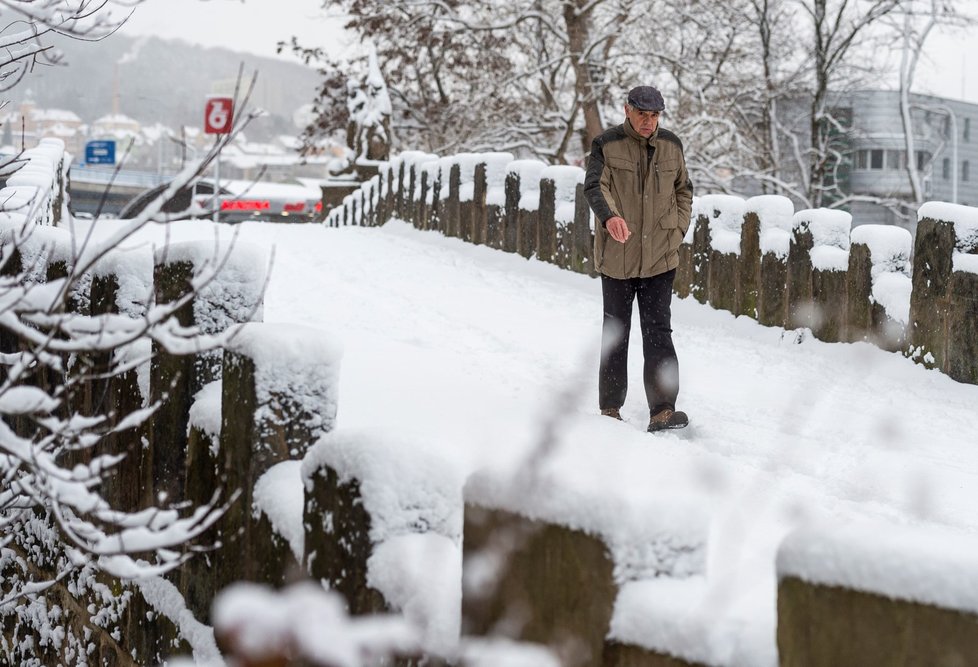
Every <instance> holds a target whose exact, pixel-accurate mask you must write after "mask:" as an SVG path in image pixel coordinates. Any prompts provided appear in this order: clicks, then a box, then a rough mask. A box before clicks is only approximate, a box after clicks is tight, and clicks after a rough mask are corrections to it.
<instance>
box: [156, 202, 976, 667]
mask: <svg viewBox="0 0 978 667" xmlns="http://www.w3.org/2000/svg"><path fill="white" fill-rule="evenodd" d="M232 231H238V232H240V235H241V239H242V240H244V241H248V242H251V243H254V244H258V245H262V246H266V247H274V248H275V262H274V266H273V268H272V272H271V282H270V284H269V287H268V292H267V295H266V301H265V320H266V321H268V322H282V323H300V324H305V325H311V326H314V327H317V328H321V329H324V330H326V331H328V332H330V334H331V335H332V336H334V337H335V338H337V339H338V340H339V341H341V342H342V344H343V347H344V355H343V364H342V373H341V380H340V401H339V414H338V418H337V432H340V433H346V434H360V435H352V436H348V437H351V438H354V439H355V438H357V437H362V438H363V439H365V440H384V439H387V440H389V441H390V442H394V443H410V445H406V446H413V447H415V448H416V451H417V460H418V461H419V463H418V465H419V466H420V465H425V464H424V463H421V461H427V460H431V459H438V460H441V461H442V462H443V463H444V464H445V465H447V466H449V467H450V468H451V469H453V470H455V471H457V472H458V474H459V476H460V477H462V476H464V475H466V474H468V473H470V472H473V471H476V470H480V469H484V468H487V467H488V468H500V467H505V466H506V465H509V464H512V463H513V462H518V461H520V460H521V457H522V456H524V455H525V454H526V452H527V451H528V449H532V448H533V447H534V446H535V445H536V444H538V443H539V442H540V441H541V439H543V438H545V437H546V436H545V434H546V433H547V432H548V430H549V429H552V430H553V432H554V433H555V434H556V439H555V442H556V447H555V449H554V450H553V451H552V453H551V454H550V457H549V459H548V460H547V462H546V466H545V468H546V471H547V476H548V477H549V478H552V479H554V480H559V483H560V485H561V486H562V487H564V488H565V489H569V490H571V493H570V496H575V497H577V498H589V499H591V500H592V501H593V502H594V503H596V504H598V505H600V504H602V503H607V504H611V505H615V504H618V503H621V504H622V505H623V506H627V507H633V508H649V507H655V506H656V505H657V504H658V505H659V506H660V507H661V506H663V502H665V503H666V504H665V506H666V507H668V512H669V513H670V514H671V515H672V516H669V517H668V518H669V520H670V521H672V522H674V523H675V525H682V524H684V523H685V524H687V526H694V527H697V528H696V529H697V530H698V529H699V527H700V526H701V527H702V530H703V535H704V538H705V544H706V550H705V562H704V567H703V568H702V569H703V571H702V573H700V574H696V575H694V576H690V577H686V578H683V579H676V578H669V577H666V578H661V577H660V578H656V579H641V578H639V579H637V580H633V581H630V582H629V583H627V584H626V585H625V586H624V588H623V589H622V591H621V594H620V595H619V598H618V605H617V608H616V611H615V617H614V620H613V625H612V633H613V634H615V633H617V636H618V637H619V638H620V639H622V640H626V641H629V642H634V643H637V644H639V645H645V646H648V647H650V648H654V649H657V650H659V651H662V652H665V653H671V654H673V655H678V656H682V657H684V658H685V659H687V660H691V661H699V662H703V663H706V664H711V665H712V664H715V665H732V664H743V665H773V664H776V663H777V660H778V658H777V649H776V644H775V625H776V599H777V578H776V568H775V560H776V553H777V550H778V547H779V545H780V544H781V542H782V540H783V539H784V538H785V536H786V535H788V534H789V533H790V532H791V531H792V530H794V529H795V528H797V527H799V526H802V525H810V524H812V523H813V522H814V523H822V522H827V523H828V524H830V525H833V526H843V525H847V524H850V523H851V522H853V521H863V520H868V521H871V522H883V523H884V524H890V525H897V526H904V527H906V529H907V531H908V535H909V537H907V538H906V540H907V541H909V543H910V545H911V546H913V547H914V548H913V549H911V550H908V551H906V552H905V553H904V555H900V553H899V552H898V554H897V555H896V556H892V558H895V559H896V568H890V571H893V570H894V569H895V570H896V571H898V572H899V571H900V570H901V568H902V567H903V566H905V569H904V570H903V572H905V575H906V577H905V578H906V579H915V580H917V581H918V582H919V580H920V578H921V577H922V576H924V575H921V574H920V573H921V572H922V571H924V572H926V568H925V569H924V570H921V569H920V563H921V561H922V560H926V559H928V558H938V557H939V556H941V555H942V553H943V555H944V556H948V557H952V558H955V557H958V556H961V554H960V552H959V551H958V550H959V549H960V548H961V547H960V545H957V546H955V540H958V539H961V540H968V539H970V537H971V536H973V535H975V533H976V529H978V517H976V515H975V514H974V504H975V497H976V496H975V491H974V489H975V488H976V481H978V449H976V447H975V445H976V444H978V436H976V419H975V412H974V406H975V405H978V387H975V386H971V385H965V384H959V383H957V382H954V381H953V380H951V379H950V378H948V377H947V376H945V375H943V374H941V373H939V372H937V371H933V370H927V369H925V368H923V367H921V366H919V365H916V364H914V363H913V362H912V361H911V360H909V359H906V358H904V357H903V356H901V355H899V354H894V353H888V352H884V351H882V350H880V349H878V348H876V347H874V346H872V345H870V344H868V343H856V344H830V343H823V342H820V341H818V340H815V339H814V338H813V337H811V336H810V335H807V334H806V333H805V332H803V331H799V330H796V331H785V330H784V329H781V328H773V327H764V326H761V325H759V324H758V323H757V322H755V321H753V320H750V319H748V318H745V317H739V318H734V317H733V316H732V315H731V314H729V313H726V312H722V311H717V310H714V309H713V308H711V307H709V306H706V305H702V304H700V303H698V302H696V301H694V300H693V299H692V298H685V299H681V300H678V301H677V302H676V303H675V306H674V328H675V339H676V344H677V347H678V351H679V358H680V362H681V379H682V391H681V395H680V406H681V407H682V408H683V409H685V410H687V411H688V412H689V413H690V416H691V421H692V424H691V426H690V427H689V429H687V430H686V431H681V432H676V433H663V434H657V435H650V434H648V433H646V432H645V431H644V426H645V424H646V421H647V414H646V407H645V399H644V396H643V395H642V391H641V385H640V380H639V378H640V377H641V373H640V364H641V350H640V349H639V348H637V347H636V348H635V349H633V350H631V354H630V363H631V364H632V367H631V369H630V370H631V374H630V375H631V377H632V378H633V381H632V385H631V387H630V391H629V397H628V401H627V402H626V404H625V406H624V409H623V411H622V412H623V416H624V417H625V419H626V421H625V423H619V422H614V421H612V420H610V419H607V418H602V417H600V416H598V415H597V409H596V405H597V399H596V375H597V359H598V342H599V334H600V326H601V300H600V289H599V286H598V284H597V283H596V282H595V281H594V280H593V279H592V278H589V277H587V276H585V275H581V274H575V273H571V272H568V271H563V270H560V269H558V268H556V267H555V266H553V265H550V264H546V263H543V262H539V261H537V260H534V259H531V260H527V259H524V258H522V257H520V256H518V255H514V254H509V253H504V252H501V251H498V250H493V249H490V248H487V247H485V246H473V245H471V244H467V243H464V242H462V241H460V240H458V239H450V238H446V237H444V236H442V235H441V234H438V233H433V232H421V231H418V230H416V229H414V228H413V227H411V226H409V225H408V224H406V223H404V222H401V221H397V220H393V221H391V222H389V223H387V224H386V225H384V226H381V227H374V228H360V227H345V228H339V229H330V228H326V227H323V226H303V225H265V224H245V225H242V226H240V227H239V228H237V229H235V230H232V229H228V228H220V229H216V228H215V227H213V226H212V225H210V224H209V223H200V222H195V223H178V224H176V225H175V226H174V227H173V229H172V230H171V233H172V234H173V235H174V238H177V239H181V240H182V239H186V238H190V237H194V238H210V237H212V235H213V234H215V233H216V232H220V233H222V234H231V233H232ZM635 338H637V337H635ZM633 341H634V338H633ZM633 344H636V345H637V342H636V343H633ZM396 460H397V462H398V465H404V461H410V460H411V457H407V458H405V457H397V458H396ZM575 494H576V495H575ZM573 502H574V501H573V499H572V500H570V501H569V503H570V506H568V507H567V508H563V509H564V510H565V511H566V512H567V513H569V514H570V515H575V513H577V515H578V516H581V517H583V518H582V522H585V521H586V519H587V516H586V515H587V514H588V512H589V508H588V507H586V506H585V507H574V506H573ZM585 505H586V503H585ZM684 508H685V509H684ZM677 513H678V514H677ZM648 520H649V521H650V522H656V521H660V519H659V518H657V517H655V516H651V515H650V516H649V517H648ZM874 530H877V531H878V530H879V529H874ZM894 530H895V529H891V530H890V532H889V533H887V534H894ZM933 531H936V532H933ZM895 534H897V535H898V536H899V535H900V533H899V532H896V533H895ZM860 539H864V540H865V541H866V544H865V545H863V546H865V547H866V548H869V547H870V546H872V544H873V542H875V541H877V540H878V539H882V537H881V534H880V533H879V532H876V533H874V534H863V535H862V536H861V537H860ZM892 539H894V540H896V544H898V545H899V544H901V542H900V541H899V539H898V538H892ZM942 540H943V541H942ZM902 544H904V546H906V542H904V543H902ZM948 544H950V545H951V546H950V547H948V546H947V545H948ZM404 548H406V547H404ZM901 548H903V547H901ZM406 553H407V552H405V554H406ZM436 553H438V554H439V556H438V557H436V558H433V559H432V561H431V562H429V563H427V566H426V567H421V568H420V577H421V579H420V580H416V582H415V586H416V588H411V587H410V586H409V587H408V588H409V590H408V591H407V592H405V591H404V590H403V589H402V590H401V593H400V595H401V597H402V600H401V601H402V602H407V603H408V604H407V605H406V606H408V607H410V608H411V609H413V610H414V613H416V614H419V615H421V616H426V617H427V621H426V622H427V623H428V628H429V640H431V641H434V642H435V643H440V644H441V645H442V646H443V645H444V643H443V642H444V641H446V637H450V636H451V635H452V633H454V632H457V623H458V619H457V617H456V616H455V615H454V614H453V613H452V612H446V610H445V609H444V608H439V605H445V604H448V605H451V604H453V603H454V604H455V605H457V604H458V599H457V595H459V592H458V591H459V589H458V583H457V581H456V582H454V583H452V581H453V580H452V577H454V576H455V575H457V573H458V564H457V563H455V564H454V565H453V564H451V563H446V562H445V559H448V560H449V561H450V560H451V559H453V558H460V551H458V550H457V549H456V550H452V549H449V550H448V551H447V552H445V551H437V552H436ZM833 553H835V554H838V553H839V552H832V551H831V549H830V550H829V551H828V552H827V555H826V557H825V559H824V564H825V566H826V567H828V568H832V567H834V566H836V565H837V563H834V561H833V558H835V557H836V556H833ZM843 553H844V552H843ZM403 555H404V554H402V556H403ZM901 558H904V559H905V560H901ZM409 560H410V559H408V558H406V556H405V558H403V559H402V562H408V561H409ZM796 560H798V559H796ZM800 560H801V561H802V562H804V558H801V559H800ZM385 562H388V563H395V562H398V559H397V558H387V559H386V560H385ZM936 562H938V563H942V561H940V560H938V561H936ZM945 565H946V564H945ZM945 565H941V567H945ZM945 569H946V568H945ZM415 574H416V575H417V574H418V572H416V573H415ZM446 578H447V579H446ZM388 579H399V585H400V586H401V587H402V588H403V587H404V586H405V584H404V581H405V578H404V577H400V578H398V577H397V576H396V575H391V576H390V577H389V578H388ZM891 579H892V580H887V581H886V582H884V583H885V585H886V586H890V587H891V589H892V590H893V591H894V592H895V593H899V591H900V590H901V587H902V586H904V585H905V582H904V581H902V580H901V577H899V576H897V577H892V578H891ZM378 580H383V578H382V577H380V576H379V575H378ZM925 580H926V578H925ZM956 585H957V586H959V587H960V588H959V590H958V592H960V590H972V589H973V588H974V586H975V582H974V581H973V580H972V581H958V582H956ZM928 586H930V587H931V590H932V591H933V594H934V596H936V598H935V599H936V600H938V601H939V600H941V599H943V598H942V596H945V597H947V596H949V597H950V598H954V599H951V600H949V601H947V602H946V604H948V605H952V606H955V605H956V607H955V608H960V607H961V606H962V603H961V601H960V599H957V598H955V594H954V593H953V591H951V590H948V588H949V587H946V586H945V585H944V584H943V583H942V582H941V581H940V580H939V579H932V580H930V581H929V583H928V584H926V585H924V586H923V588H927V587H928ZM446 589H447V590H448V591H449V592H448V593H447V594H446V593H445V591H446ZM425 591H442V594H441V596H440V597H439V596H438V595H429V596H428V597H426V593H425ZM453 596H456V597H453ZM958 597H960V596H958ZM965 597H966V602H965V603H964V604H965V605H972V606H974V605H976V604H978V597H975V596H972V597H971V598H970V599H967V596H965ZM456 608H457V607H456ZM971 611H978V608H972V609H971Z"/></svg>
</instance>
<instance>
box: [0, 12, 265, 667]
mask: <svg viewBox="0 0 978 667" xmlns="http://www.w3.org/2000/svg"><path fill="white" fill-rule="evenodd" d="M133 4H134V3H132V2H127V3H124V6H128V7H131V6H132V5H133ZM121 6H123V5H120V7H121ZM109 9H110V3H108V2H105V1H104V0H101V1H99V2H88V1H85V0H82V1H72V2H69V1H67V0H64V1H59V2H55V1H54V0H23V1H17V0H0V10H3V14H2V17H3V20H7V21H8V25H7V29H6V31H4V33H3V34H4V35H6V37H4V38H2V39H3V40H4V44H5V49H4V50H3V51H0V53H2V56H0V72H2V74H0V76H2V80H3V81H4V82H5V85H7V86H8V87H9V86H10V85H13V84H15V83H16V82H17V81H20V80H21V79H22V78H23V76H24V75H25V73H29V71H30V69H31V64H32V63H34V62H36V61H37V60H38V59H40V58H48V59H50V58H52V57H53V56H52V55H51V54H52V53H53V51H52V49H53V45H52V44H49V43H47V41H46V40H47V39H48V38H57V37H68V38H76V39H86V40H98V39H100V38H102V37H104V36H105V35H107V34H109V33H111V31H112V30H114V29H116V28H117V27H118V25H119V23H120V21H122V20H124V19H125V17H126V16H127V14H128V10H127V11H126V12H125V13H122V14H119V13H118V12H115V13H113V12H111V11H109ZM252 84H253V81H252ZM249 94H250V89H249V90H247V91H244V90H243V89H242V92H241V94H240V95H236V97H237V98H238V99H237V102H238V105H237V106H238V109H239V113H238V114H237V120H236V122H235V127H234V128H233V130H232V133H231V134H229V135H224V136H221V137H220V138H219V139H218V140H216V141H215V144H214V147H213V149H212V150H211V151H210V152H209V153H208V154H207V155H205V156H203V158H202V159H201V160H197V161H194V163H193V164H191V165H189V166H187V168H186V169H184V170H183V171H182V172H181V173H180V174H179V175H178V176H177V177H176V178H174V179H173V181H172V182H171V184H170V185H169V187H168V188H167V190H166V192H164V193H163V195H162V196H161V197H160V198H158V199H157V200H156V201H154V202H153V203H151V204H150V205H148V206H147V207H146V208H145V209H144V210H143V212H142V214H140V215H139V216H138V217H136V218H135V219H133V220H130V221H125V222H120V223H118V226H117V228H116V230H115V232H114V233H113V234H112V236H111V238H109V239H107V240H106V241H104V242H99V243H95V242H92V241H91V239H90V238H88V237H86V236H84V235H77V234H71V233H68V232H67V231H65V230H63V229H57V228H55V227H54V226H53V224H54V223H56V222H57V221H58V219H59V218H60V219H61V220H62V221H63V222H64V223H65V225H67V223H68V220H69V214H68V212H67V206H66V205H65V202H64V200H63V197H62V195H63V193H64V190H63V176H64V174H63V171H64V169H65V168H64V165H65V164H66V162H63V155H62V151H63V146H62V145H60V144H59V143H58V142H57V141H54V142H42V145H41V146H39V147H38V148H35V149H28V150H27V151H25V152H23V153H22V154H21V155H18V156H16V157H15V158H14V159H13V160H12V161H10V162H9V163H7V164H6V165H4V167H3V171H4V176H5V177H6V178H7V186H8V187H7V188H6V189H5V190H4V196H3V201H2V202H0V475H2V478H3V483H2V485H0V570H2V574H0V582H2V583H0V610H2V611H3V612H4V614H3V615H4V616H7V615H8V612H10V611H11V610H13V609H16V610H17V613H18V614H27V615H30V614H34V613H36V612H37V610H36V609H32V607H31V605H32V604H33V603H34V602H38V603H39V604H42V605H43V602H42V601H43V599H44V598H45V596H46V595H49V594H50V593H51V591H52V589H53V588H54V587H58V588H59V590H63V591H70V596H69V597H73V596H75V595H79V596H80V595H82V594H83V593H84V592H85V590H86V589H88V588H90V586H91V585H92V584H93V582H94V581H95V577H96V575H97V574H99V573H105V574H108V575H110V576H114V577H118V578H121V579H129V578H133V577H142V576H148V575H156V574H162V573H165V572H167V571H169V570H171V569H173V568H175V567H177V566H179V565H180V564H181V563H183V562H185V561H186V560H187V558H189V557H190V555H191V553H192V549H200V548H202V545H198V546H194V547H191V546H190V544H191V542H192V541H193V540H194V539H195V538H197V537H199V536H201V535H202V534H203V533H204V531H205V530H207V529H208V528H209V527H211V526H212V525H213V524H214V523H215V521H216V520H217V519H218V518H219V517H220V516H221V514H222V511H223V508H224V505H225V503H226V502H228V500H229V496H230V493H228V494H225V495H224V496H223V497H221V496H219V495H217V494H215V496H214V498H213V499H212V501H211V502H210V503H208V504H205V505H203V506H198V507H188V506H185V505H183V506H181V505H174V506H170V505H169V504H168V503H167V502H166V499H164V498H157V499H155V501H149V502H143V503H130V504H129V506H127V507H120V506H114V505H113V503H111V502H109V500H107V494H105V493H104V492H103V488H104V482H105V480H106V479H107V477H108V476H109V475H110V474H111V473H112V472H113V471H114V470H115V469H116V468H118V467H119V466H121V465H126V463H127V461H126V456H127V455H128V456H129V457H130V458H132V457H136V458H138V456H139V452H140V450H141V449H142V447H141V446H140V443H139V435H140V431H141V429H142V427H143V426H144V425H145V424H146V423H147V420H149V419H150V418H151V416H152V415H153V413H154V411H155V410H156V408H158V407H159V406H158V405H153V404H144V405H143V406H141V407H133V408H131V409H128V410H125V409H120V407H119V405H117V404H113V403H112V402H111V401H99V400H93V399H92V398H91V396H90V393H91V387H92V385H93V383H97V384H98V385H99V386H102V387H104V386H107V385H108V384H109V383H111V382H112V381H114V380H117V379H119V378H121V377H123V376H126V375H132V374H133V373H134V371H135V369H137V368H138V367H140V366H141V365H143V364H145V363H146V362H148V361H149V355H150V354H151V352H150V349H151V346H150V345H149V343H150V342H152V343H153V344H155V345H156V346H157V347H159V348H161V349H164V350H167V351H168V352H169V353H172V354H187V353H190V352H199V351H202V350H207V349H213V348H216V347H219V346H221V345H222V343H223V338H222V336H211V337H203V336H201V335H199V333H198V332H197V331H196V330H193V329H187V328H184V327H181V326H180V325H179V323H178V320H177V318H176V313H177V311H178V310H179V309H180V308H181V307H182V306H183V305H184V304H186V303H187V301H188V300H189V299H192V298H193V297H194V294H195V293H196V291H197V290H199V289H201V288H203V287H204V286H206V285H207V282H208V280H209V279H211V278H212V277H213V276H207V275H200V276H197V277H195V279H194V283H193V289H192V290H191V292H190V293H189V294H187V295H186V296H185V297H183V298H180V299H177V300H175V301H173V302H171V303H166V304H153V303H152V299H151V296H152V295H151V294H149V293H147V294H145V295H143V298H144V299H145V305H146V308H145V312H144V313H143V314H142V315H141V316H140V317H133V316H132V315H131V314H112V313H110V312H106V313H103V314H97V313H98V312H99V309H98V308H89V307H88V306H89V305H90V304H88V299H89V294H90V286H91V283H92V280H93V269H94V268H95V267H96V266H97V265H98V264H99V263H100V262H102V261H103V260H104V259H106V258H108V257H110V256H112V255H113V253H114V251H115V249H116V248H117V247H118V246H119V245H120V244H122V243H124V242H125V241H126V240H127V239H129V238H130V237H132V236H133V235H134V234H136V233H137V232H138V231H139V230H140V229H141V228H143V227H144V226H145V225H147V224H149V223H150V221H153V220H158V219H159V218H160V217H161V216H160V215H159V211H160V210H161V208H162V207H163V204H164V202H166V201H167V200H168V199H170V198H171V197H173V196H174V195H175V194H176V193H177V192H178V191H180V190H181V189H182V188H184V187H185V186H186V185H187V184H188V183H189V182H190V181H192V180H193V179H195V178H197V177H199V176H200V175H201V174H202V173H203V171H204V170H205V168H206V167H207V165H208V164H209V162H210V161H211V160H212V159H213V158H214V156H215V154H216V152H217V150H218V149H219V148H221V147H223V146H224V145H226V144H227V143H228V142H229V141H231V140H232V139H233V138H234V136H235V134H236V133H237V132H239V131H240V130H241V129H242V128H243V127H244V126H245V125H247V123H248V122H250V120H251V119H252V118H253V117H254V115H253V114H249V113H244V112H242V111H241V109H244V108H246V106H247V99H248V96H249ZM218 264H219V262H218ZM86 394H88V395H86ZM147 403H148V401H147ZM121 434H130V435H131V436H132V437H133V438H135V446H131V447H122V448H120V447H117V446H116V447H113V446H110V445H109V444H108V443H110V442H111V441H113V439H116V440H117V439H118V438H119V437H120V435H121ZM132 434H135V435H132ZM54 606H55V607H56V608H57V606H58V605H54ZM59 613H61V612H59ZM90 613H92V614H93V615H95V614H96V612H94V611H91V612H90ZM99 613H100V612H99ZM55 620H56V619H55ZM15 625H19V622H18V623H15ZM11 627H13V626H11ZM52 631H53V632H56V633H58V632H60V633H61V635H60V636H63V634H64V633H63V631H62V630H58V629H57V628H54V629H53V630H52ZM3 648H4V651H6V650H7V649H9V648H10V647H9V646H8V645H7V644H6V643H4V646H3ZM76 648H77V647H76ZM82 655H83V654H82ZM8 657H9V655H8Z"/></svg>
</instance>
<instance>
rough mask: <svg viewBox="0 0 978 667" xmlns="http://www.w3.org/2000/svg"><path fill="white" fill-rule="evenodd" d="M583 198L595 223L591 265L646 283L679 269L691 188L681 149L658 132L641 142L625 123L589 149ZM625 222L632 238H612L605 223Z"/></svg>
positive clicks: (671, 136) (670, 137)
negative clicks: (622, 241) (680, 247)
mask: <svg viewBox="0 0 978 667" xmlns="http://www.w3.org/2000/svg"><path fill="white" fill-rule="evenodd" d="M584 193H585V195H586V196H587V201H588V204H589V205H590V206H591V210H592V211H594V216H595V218H596V224H595V230H594V262H595V267H596V268H597V270H598V271H599V272H601V273H602V274H604V275H606V276H610V277H612V278H650V277H652V276H656V275H659V274H660V273H665V272H666V271H671V270H672V269H674V268H676V267H677V266H678V265H679V245H680V244H681V243H682V240H683V236H684V235H685V234H686V230H687V229H688V228H689V216H690V211H691V209H692V205H693V184H692V182H691V181H690V180H689V174H688V173H687V171H686V160H685V159H684V157H683V144H682V142H681V141H680V140H679V138H678V137H677V136H676V135H675V134H673V133H672V132H670V131H669V130H666V129H662V128H659V129H657V130H656V131H655V132H654V133H653V134H652V136H651V137H649V138H648V139H645V138H644V137H642V136H641V135H640V134H638V133H637V132H636V131H635V130H634V129H632V126H631V124H630V123H629V122H628V121H627V120H626V121H625V123H624V124H623V125H618V126H617V127H613V128H611V129H610V130H607V131H606V132H604V133H603V134H602V135H601V136H599V137H597V138H596V139H595V140H594V142H593V143H592V145H591V154H590V156H589V158H588V165H587V176H586V178H585V181H584ZM614 216H619V217H622V218H624V219H625V222H626V223H627V224H628V229H629V231H631V236H630V237H629V238H628V240H627V241H625V243H619V242H618V241H615V240H614V239H613V238H611V234H609V233H608V230H607V229H606V228H605V223H606V222H607V221H608V219H609V218H612V217H614Z"/></svg>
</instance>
